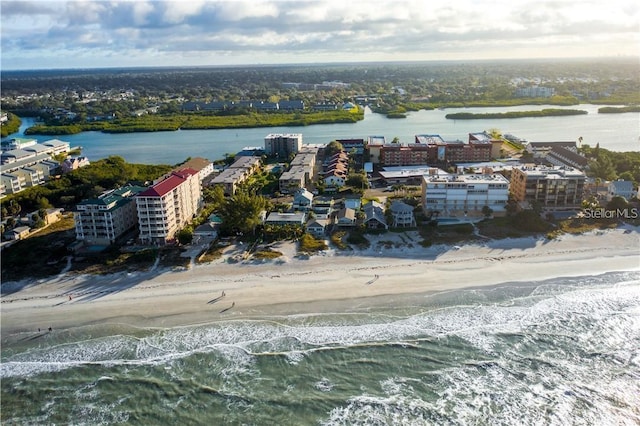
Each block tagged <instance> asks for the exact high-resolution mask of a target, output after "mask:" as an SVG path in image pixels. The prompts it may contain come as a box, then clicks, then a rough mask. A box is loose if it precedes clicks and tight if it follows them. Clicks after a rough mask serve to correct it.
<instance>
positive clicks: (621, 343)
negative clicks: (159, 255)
mask: <svg viewBox="0 0 640 426" xmlns="http://www.w3.org/2000/svg"><path fill="white" fill-rule="evenodd" d="M637 276H638V275H637V274H635V275H633V274H630V275H628V277H629V278H630V279H628V280H626V281H625V280H623V281H622V282H621V283H617V284H615V285H611V284H609V285H606V283H607V278H606V277H603V278H597V277H596V278H595V281H596V286H595V287H592V286H590V287H589V288H586V289H585V288H582V287H580V282H581V281H580V279H573V281H571V280H570V281H571V283H570V286H569V287H568V288H567V287H565V288H564V289H565V292H564V293H562V292H561V291H560V290H561V288H562V285H561V284H560V283H558V284H555V283H543V284H542V285H541V286H539V287H538V288H537V289H535V290H534V291H532V292H531V293H530V294H528V295H525V296H522V297H518V298H516V299H513V300H512V302H513V303H510V304H507V305H505V304H504V303H502V302H501V301H499V302H491V301H490V300H487V297H486V294H482V296H481V297H477V298H475V300H477V301H479V302H478V303H468V304H467V305H463V306H460V305H453V306H449V307H444V308H440V309H431V310H426V311H424V312H419V313H416V314H414V315H411V316H408V317H406V318H395V317H388V318H387V319H386V320H382V318H384V317H382V316H377V317H376V320H375V322H372V323H368V324H366V323H362V318H361V317H358V318H359V319H358V321H357V322H356V323H355V324H354V321H352V320H351V318H350V317H348V316H345V317H344V319H343V320H342V321H340V320H336V317H327V319H326V320H323V317H322V316H319V317H317V318H314V319H313V320H310V321H300V318H299V317H296V318H295V319H294V320H292V321H291V322H290V323H289V322H288V321H287V319H286V317H285V318H281V319H280V320H279V321H280V322H276V321H233V322H226V323H215V324H211V325H205V326H197V327H182V328H175V329H166V330H158V331H156V332H153V333H152V334H150V335H148V336H146V337H143V338H136V337H131V336H125V335H116V336H110V337H104V338H99V339H92V340H88V341H81V342H76V343H69V344H64V345H59V346H55V347H52V348H46V349H32V350H30V351H27V352H24V353H20V354H16V355H13V356H10V357H7V358H6V359H4V360H3V363H2V365H1V366H0V377H2V378H5V377H16V376H29V375H32V374H39V373H43V372H53V371H60V370H63V369H66V368H71V367H75V366H79V365H83V364H101V365H105V366H110V365H128V364H131V365H139V364H153V365H156V364H167V363H170V362H171V360H176V359H182V358H185V357H189V356H192V355H194V354H197V353H212V352H213V353H216V354H218V355H219V356H221V357H223V358H224V359H226V360H227V361H228V362H229V364H230V365H231V364H237V365H238V366H239V367H240V368H247V367H248V365H249V364H250V363H251V362H254V358H255V356H256V355H274V354H275V355H278V354H281V355H285V356H286V357H287V360H288V361H289V362H291V363H298V362H300V361H301V360H302V359H303V358H304V354H305V353H306V352H308V351H314V350H318V349H322V350H327V349H331V348H340V347H345V346H354V345H363V344H380V343H382V344H387V343H392V342H394V343H395V342H397V343H402V342H403V341H405V340H411V339H421V338H438V337H446V336H457V337H460V338H462V339H465V341H467V342H469V343H470V344H472V345H473V346H474V347H476V348H478V349H479V350H481V351H483V352H485V353H487V354H493V353H494V352H495V351H496V350H498V351H500V350H504V348H503V347H502V346H501V344H500V339H501V337H500V336H501V333H506V334H509V333H513V334H517V333H529V332H539V331H540V328H541V327H543V329H544V332H545V333H549V334H550V335H565V334H571V333H572V332H573V330H576V329H580V330H582V331H581V335H579V336H577V337H576V336H573V337H572V338H579V339H580V340H581V341H583V343H584V342H585V341H586V342H587V343H585V345H586V347H589V346H588V341H590V340H593V341H596V340H597V339H596V337H598V336H600V337H602V335H604V336H606V337H605V338H604V339H600V340H598V342H599V343H598V344H597V345H594V346H593V348H592V349H593V351H594V352H605V353H608V354H611V353H613V354H614V355H615V356H617V357H619V358H620V360H621V362H626V363H629V362H635V363H636V365H637V363H638V355H637V353H638V351H637V350H636V351H633V350H632V349H634V345H636V347H635V349H637V345H638V340H633V339H630V338H629V337H630V336H636V337H635V338H636V339H638V335H639V334H640V331H639V330H640V318H639V317H638V315H637V314H634V312H637V311H638V309H639V306H640V286H639V285H638V281H637ZM617 279H619V277H618V278H617ZM542 287H544V290H539V288H542ZM550 289H551V290H550ZM487 291H491V292H495V289H491V290H487ZM474 292H475V293H478V292H480V293H482V291H480V290H474ZM462 293H463V294H466V296H465V297H464V299H465V300H469V296H468V294H467V293H465V292H464V291H463V292H462ZM471 300H473V298H471ZM612 312H613V313H615V315H612ZM594 319H595V322H594ZM598 319H600V320H598ZM634 353H635V354H636V355H633V354H634ZM229 374H231V372H230V373H229Z"/></svg>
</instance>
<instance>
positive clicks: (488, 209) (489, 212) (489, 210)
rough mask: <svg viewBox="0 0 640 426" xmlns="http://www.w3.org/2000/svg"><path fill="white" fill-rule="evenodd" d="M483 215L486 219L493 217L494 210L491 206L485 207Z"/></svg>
mask: <svg viewBox="0 0 640 426" xmlns="http://www.w3.org/2000/svg"><path fill="white" fill-rule="evenodd" d="M482 214H483V215H484V217H491V215H492V214H493V209H492V208H491V207H489V206H483V207H482Z"/></svg>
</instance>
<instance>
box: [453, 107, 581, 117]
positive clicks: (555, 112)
mask: <svg viewBox="0 0 640 426" xmlns="http://www.w3.org/2000/svg"><path fill="white" fill-rule="evenodd" d="M582 114H587V111H583V110H580V109H558V108H546V109H543V110H540V111H509V112H492V113H481V114H475V113H471V112H458V113H454V114H447V115H445V118H449V119H452V120H475V119H480V118H490V119H494V118H524V117H554V116H565V115H582Z"/></svg>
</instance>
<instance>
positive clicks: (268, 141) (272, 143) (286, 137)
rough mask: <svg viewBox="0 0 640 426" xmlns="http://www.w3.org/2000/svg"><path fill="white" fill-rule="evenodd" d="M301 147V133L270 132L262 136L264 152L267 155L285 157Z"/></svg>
mask: <svg viewBox="0 0 640 426" xmlns="http://www.w3.org/2000/svg"><path fill="white" fill-rule="evenodd" d="M301 148H302V133H287V134H283V133H271V134H269V135H267V136H266V137H265V138H264V152H265V154H267V155H273V156H276V155H277V156H278V157H279V158H287V157H289V155H290V154H292V153H293V154H296V153H297V152H298V151H300V149H301Z"/></svg>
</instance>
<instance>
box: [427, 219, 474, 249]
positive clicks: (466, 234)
mask: <svg viewBox="0 0 640 426" xmlns="http://www.w3.org/2000/svg"><path fill="white" fill-rule="evenodd" d="M418 232H419V233H420V236H421V237H422V239H423V241H421V242H420V245H422V246H423V247H429V246H431V245H433V244H458V243H462V242H464V241H472V240H475V239H476V238H477V237H476V236H474V235H473V225H471V224H469V223H463V224H459V225H444V226H433V225H426V226H420V227H419V228H418Z"/></svg>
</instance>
